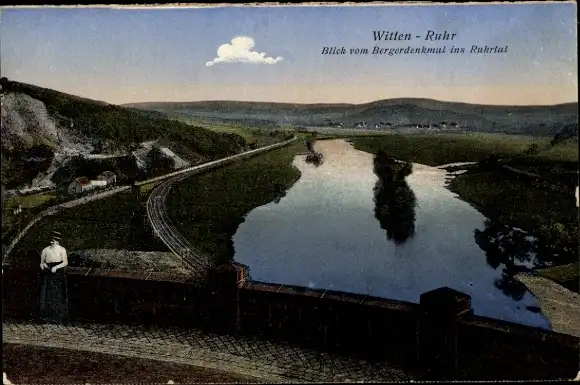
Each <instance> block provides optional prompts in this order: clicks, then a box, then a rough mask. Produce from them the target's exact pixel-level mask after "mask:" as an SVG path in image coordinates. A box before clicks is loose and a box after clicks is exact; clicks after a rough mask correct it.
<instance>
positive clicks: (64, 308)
mask: <svg viewBox="0 0 580 385" xmlns="http://www.w3.org/2000/svg"><path fill="white" fill-rule="evenodd" d="M59 264H60V262H51V263H47V265H48V269H44V270H43V271H42V273H41V274H42V287H41V290H40V317H41V319H42V320H44V321H46V322H63V321H65V320H66V319H67V318H68V288H67V283H66V274H65V272H64V270H65V268H61V269H58V270H57V271H56V273H53V272H52V271H51V269H52V268H53V267H54V266H57V265H59Z"/></svg>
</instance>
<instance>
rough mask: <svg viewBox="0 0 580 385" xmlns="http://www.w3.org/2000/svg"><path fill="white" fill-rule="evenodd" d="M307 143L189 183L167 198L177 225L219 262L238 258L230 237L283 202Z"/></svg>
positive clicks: (193, 241) (192, 179)
mask: <svg viewBox="0 0 580 385" xmlns="http://www.w3.org/2000/svg"><path fill="white" fill-rule="evenodd" d="M303 146H304V145H303V143H301V142H297V143H294V144H292V145H290V146H288V147H284V148H282V149H279V150H274V151H272V152H269V153H267V154H264V155H260V156H257V157H255V158H251V159H248V160H245V161H242V162H238V163H235V164H233V165H231V166H228V167H225V168H222V169H218V170H215V171H212V172H210V173H207V174H201V175H198V176H195V177H193V178H189V179H186V180H185V181H184V182H183V183H181V184H180V185H179V186H176V187H175V188H174V190H173V191H172V193H171V194H170V196H169V197H168V209H169V210H168V211H169V213H170V216H171V219H172V221H173V223H174V224H175V225H176V226H177V227H178V228H179V230H180V231H181V232H182V233H183V234H184V235H185V236H186V237H187V239H188V240H189V241H190V242H191V243H192V244H193V245H195V246H196V247H197V248H198V249H199V250H201V251H202V252H204V253H207V254H208V255H211V256H213V257H215V258H216V260H217V261H218V262H224V261H228V260H231V259H232V257H233V255H234V249H233V242H232V236H233V235H234V234H235V232H236V230H237V228H238V226H239V225H240V224H241V223H242V222H243V221H244V217H245V215H246V214H247V213H249V212H250V211H251V210H252V209H254V208H255V207H258V206H262V205H265V204H267V203H269V202H272V201H274V200H275V199H277V198H279V197H281V196H282V195H283V194H284V193H285V191H286V190H287V189H289V188H290V187H291V186H292V185H293V184H294V183H295V182H296V181H297V180H298V178H299V176H300V172H299V171H298V169H296V168H295V167H293V166H292V161H293V159H294V156H295V155H296V154H297V153H298V152H300V151H303V150H304V147H303Z"/></svg>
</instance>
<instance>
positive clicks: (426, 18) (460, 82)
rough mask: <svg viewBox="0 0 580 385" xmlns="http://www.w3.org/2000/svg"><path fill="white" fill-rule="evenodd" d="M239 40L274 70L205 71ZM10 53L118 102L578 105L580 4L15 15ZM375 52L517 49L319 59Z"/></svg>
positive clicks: (16, 61) (7, 41)
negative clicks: (421, 100)
mask: <svg viewBox="0 0 580 385" xmlns="http://www.w3.org/2000/svg"><path fill="white" fill-rule="evenodd" d="M374 30H387V31H399V32H403V33H411V34H412V35H413V36H416V35H421V36H424V35H425V34H426V32H427V30H435V31H444V30H446V31H448V32H450V33H456V34H457V37H456V39H455V40H454V41H451V42H450V41H447V42H426V41H424V40H422V39H413V40H412V41H399V42H393V41H390V42H389V41H382V42H375V41H374V39H373V31H374ZM239 36H244V37H250V38H252V39H253V42H254V44H255V46H254V47H250V46H248V45H247V43H248V41H249V40H248V39H245V40H238V42H240V41H241V43H240V44H242V45H244V44H245V48H246V50H245V51H243V50H242V52H241V55H242V56H244V55H246V54H247V53H248V50H247V49H248V47H250V51H255V52H258V53H265V55H264V56H263V58H270V59H266V61H268V60H269V61H270V64H269V63H256V62H255V61H264V60H263V59H261V58H262V56H259V55H258V56H255V55H256V54H254V56H253V58H254V59H256V58H257V59H256V60H254V62H239V61H235V60H232V55H234V54H235V53H236V52H238V51H236V50H234V51H235V52H234V51H232V49H230V50H229V51H228V50H227V47H226V48H225V51H223V52H226V54H227V55H226V57H229V58H230V60H229V61H228V60H227V59H226V60H225V61H221V62H220V61H219V60H218V62H216V63H215V64H214V65H211V66H208V65H206V63H207V62H208V61H212V60H213V59H215V58H216V57H217V56H218V55H217V51H218V47H220V46H221V45H223V44H231V42H232V39H234V38H235V37H239ZM250 42H251V41H250ZM0 44H1V45H0V53H1V58H0V65H1V68H0V70H1V73H2V76H6V77H8V78H9V79H15V80H19V81H23V82H28V83H32V84H36V85H39V86H44V87H49V88H53V89H57V90H61V91H64V92H69V93H74V94H77V95H81V96H85V97H89V98H93V99H98V100H104V101H108V102H111V103H128V102H140V101H150V100H157V101H161V100H168V101H169V100H171V101H193V100H258V101H279V102H302V103H313V102H346V103H363V102H367V101H372V100H376V99H381V98H391V97H429V98H434V99H440V100H454V101H465V102H474V103H484V104H554V103H562V102H569V101H577V76H578V75H577V72H578V70H577V67H578V61H577V53H576V49H577V31H576V4H575V3H551V4H503V5H489V4H488V5H468V6H465V5H463V6H457V5H439V6H434V5H429V6H409V5H406V6H356V7H353V6H350V7H346V6H340V7H268V8H265V7H222V8H178V9H151V8H148V9H107V8H36V9H33V8H29V9H10V8H3V9H2V11H1V14H0ZM375 45H378V46H380V47H385V48H386V47H391V48H398V47H401V48H404V47H407V46H411V47H421V46H423V45H425V46H426V47H442V46H444V45H447V46H448V47H447V50H449V48H450V46H451V45H454V46H456V47H464V48H465V49H466V50H467V51H469V49H470V48H471V46H472V45H478V46H484V45H488V46H496V45H498V46H506V45H507V46H508V53H506V54H495V55H477V54H467V53H466V54H462V55H459V54H458V55H450V54H444V55H398V56H383V55H380V56H377V55H370V54H369V55H364V56H361V55H356V56H355V55H332V56H324V55H321V51H322V48H323V47H324V46H337V47H343V46H344V47H345V48H346V49H347V50H348V49H349V48H369V49H372V48H373V46H375ZM236 47H238V46H236ZM241 48H244V47H241ZM238 54H239V52H238ZM228 55H229V56H228ZM246 56H247V55H246ZM234 57H236V56H235V55H234ZM237 57H238V58H239V57H240V56H239V55H238V56H237ZM280 58H281V59H280ZM272 62H273V63H272Z"/></svg>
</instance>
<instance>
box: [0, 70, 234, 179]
mask: <svg viewBox="0 0 580 385" xmlns="http://www.w3.org/2000/svg"><path fill="white" fill-rule="evenodd" d="M0 83H1V86H2V180H3V187H6V188H14V187H16V186H21V185H30V184H31V183H32V181H33V180H34V178H35V176H36V175H38V174H39V173H42V172H45V171H46V170H47V169H48V168H49V167H50V166H51V164H53V163H54V162H55V160H56V159H57V158H58V162H59V164H61V163H65V162H64V161H63V158H67V157H72V156H77V155H79V154H104V155H117V156H124V155H127V154H129V153H130V151H131V150H135V149H136V148H138V147H139V144H140V143H143V142H150V141H156V142H158V143H160V144H162V145H163V146H165V147H168V148H171V149H172V150H173V151H174V152H175V153H177V154H178V155H179V156H180V157H182V158H183V159H186V160H188V161H189V162H191V163H198V162H202V161H207V160H212V159H216V158H220V157H224V156H227V155H231V154H234V153H236V152H239V151H241V150H242V149H243V148H244V147H245V142H244V139H243V138H242V137H240V136H239V135H235V134H228V133H216V132H213V131H210V130H208V129H205V128H201V127H195V126H191V125H188V124H185V123H182V122H178V121H175V120H171V119H169V118H168V117H167V116H166V115H164V114H162V113H159V112H155V111H143V110H137V109H132V108H127V107H122V106H117V105H111V104H108V103H104V102H99V101H94V100H90V99H85V98H81V97H78V96H75V95H70V94H66V93H62V92H58V91H55V90H50V89H46V88H41V87H37V86H34V85H30V84H25V83H20V82H14V81H9V80H7V79H6V78H2V79H1V82H0ZM72 174H74V172H73V173H72ZM77 176H78V175H77Z"/></svg>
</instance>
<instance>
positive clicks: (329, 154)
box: [234, 140, 550, 328]
mask: <svg viewBox="0 0 580 385" xmlns="http://www.w3.org/2000/svg"><path fill="white" fill-rule="evenodd" d="M316 150H317V151H320V152H321V153H324V164H322V165H321V166H320V167H314V166H313V165H312V164H308V163H307V162H306V159H305V158H306V157H305V156H304V155H299V156H297V157H296V158H295V159H294V162H293V165H294V166H296V167H297V168H298V169H299V170H300V172H301V176H300V179H299V180H298V181H297V182H296V183H295V184H294V185H293V186H292V188H291V189H289V190H288V191H287V194H286V196H284V197H283V198H282V199H281V200H279V201H278V202H276V203H277V204H276V203H270V204H267V205H264V206H260V207H257V208H255V209H254V210H252V211H251V212H250V213H249V214H248V215H247V216H246V218H245V221H244V222H243V223H242V224H241V225H240V226H239V228H238V230H237V232H236V234H235V236H234V245H235V260H236V261H237V262H240V263H242V264H244V265H247V266H249V267H250V278H251V279H252V280H255V281H263V282H275V283H280V284H287V285H297V286H303V287H314V288H317V289H330V290H339V291H345V292H350V293H359V294H367V295H373V296H378V297H384V298H392V299H397V300H402V301H410V302H418V301H419V298H420V295H421V294H422V293H425V292H427V291H429V290H433V289H436V288H438V287H442V286H447V287H450V288H453V289H455V290H459V291H461V292H464V293H466V294H469V295H470V296H471V298H472V305H473V308H474V309H475V313H476V314H479V315H485V316H488V317H493V318H500V319H504V320H507V321H512V322H517V323H523V324H527V325H532V326H537V327H542V328H549V327H550V325H549V322H548V321H547V320H546V319H545V318H544V316H543V315H542V314H541V313H533V312H532V311H528V310H527V309H528V308H530V307H535V306H536V305H537V303H536V301H535V299H534V297H533V296H532V295H531V294H530V293H529V292H526V291H524V290H525V289H522V288H521V287H520V286H519V285H518V284H517V283H514V281H513V279H512V278H513V275H514V272H515V271H518V269H520V268H527V266H528V262H526V258H527V257H526V253H525V250H527V249H526V248H525V247H524V246H525V242H524V245H520V243H521V242H520V240H521V238H524V240H529V237H528V238H526V237H527V235H523V234H512V235H511V238H510V239H511V241H510V242H508V239H507V238H506V239H503V238H505V235H504V233H505V231H504V230H505V229H503V228H502V227H501V226H493V225H492V224H491V223H489V224H488V225H487V226H485V225H484V224H485V217H484V216H483V215H481V213H479V212H478V211H477V210H475V209H474V208H473V207H472V206H470V205H469V204H468V203H466V202H464V201H461V200H460V199H458V198H457V196H456V195H455V194H453V193H452V192H451V191H449V189H447V188H446V187H445V179H446V177H447V175H448V174H447V172H446V171H445V170H441V169H439V168H436V167H430V166H426V165H421V164H417V163H414V164H412V165H411V164H410V165H406V164H404V163H398V162H396V161H394V163H395V164H396V165H391V166H389V167H391V168H393V169H394V170H395V171H396V172H395V171H392V172H390V171H389V170H388V169H387V170H383V169H382V167H386V166H388V165H389V164H390V163H393V161H392V160H389V159H383V160H385V162H384V163H382V162H380V161H377V162H375V159H376V158H375V157H374V156H373V155H371V154H369V153H365V152H361V151H357V150H355V149H354V148H352V146H351V145H350V144H348V143H346V142H345V141H342V140H328V141H318V142H317V144H316ZM387 158H388V157H387ZM380 159H381V158H379V160H380ZM377 172H378V173H379V174H382V175H386V176H384V177H383V176H381V177H378V176H377ZM473 229H481V231H479V232H477V236H476V239H475V240H474V231H473ZM385 233H386V236H385ZM476 241H477V243H476ZM498 242H499V244H500V245H501V247H499V249H498V246H497V245H496V243H498ZM511 243H513V245H512V244H511ZM486 255H487V257H486ZM510 256H513V258H512V257H510ZM528 257H529V258H531V259H530V262H529V264H530V265H531V263H532V260H533V259H534V258H535V257H534V256H532V255H530V256H528ZM486 259H487V260H488V262H487V263H486ZM512 261H513V262H512ZM490 265H491V266H492V267H490ZM521 266H523V267H521Z"/></svg>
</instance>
